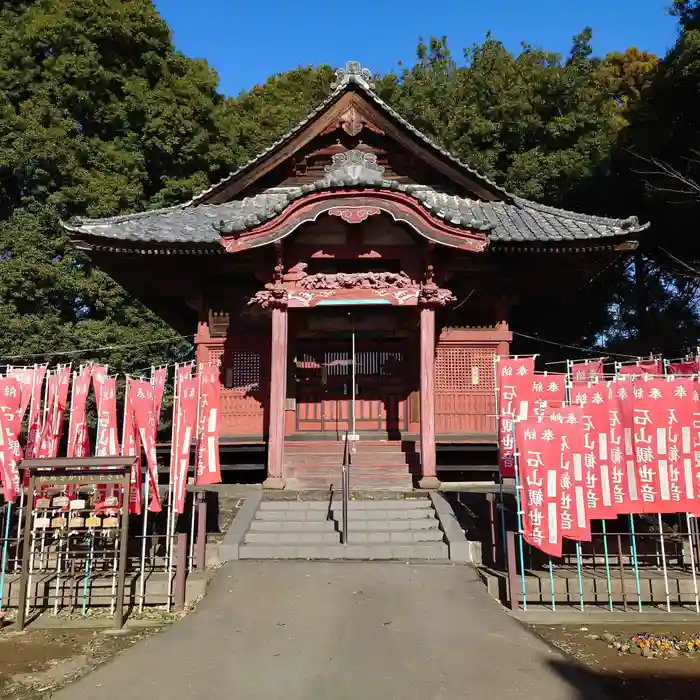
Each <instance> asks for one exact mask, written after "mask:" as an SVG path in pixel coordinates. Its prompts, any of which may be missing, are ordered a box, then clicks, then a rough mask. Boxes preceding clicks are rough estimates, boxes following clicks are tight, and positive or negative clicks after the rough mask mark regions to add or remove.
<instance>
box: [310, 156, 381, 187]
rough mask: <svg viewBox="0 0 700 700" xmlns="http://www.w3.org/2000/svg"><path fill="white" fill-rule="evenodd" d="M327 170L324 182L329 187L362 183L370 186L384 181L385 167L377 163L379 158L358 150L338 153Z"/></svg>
mask: <svg viewBox="0 0 700 700" xmlns="http://www.w3.org/2000/svg"><path fill="white" fill-rule="evenodd" d="M325 170H326V176H325V177H324V178H323V182H324V183H325V184H326V185H328V186H329V187H333V186H334V185H339V186H342V185H357V184H360V183H362V184H363V185H370V184H372V183H379V182H381V181H382V180H383V179H384V167H383V166H381V165H379V163H377V156H375V155H374V154H373V153H366V152H365V151H359V150H357V149H353V150H351V151H343V152H342V153H336V154H335V155H334V156H333V157H332V159H331V164H330V165H327V166H326V169H325Z"/></svg>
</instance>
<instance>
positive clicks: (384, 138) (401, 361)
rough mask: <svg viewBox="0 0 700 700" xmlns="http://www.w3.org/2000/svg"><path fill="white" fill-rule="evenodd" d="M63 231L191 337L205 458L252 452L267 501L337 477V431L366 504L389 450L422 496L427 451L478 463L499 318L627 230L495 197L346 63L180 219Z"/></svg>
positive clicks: (401, 479)
mask: <svg viewBox="0 0 700 700" xmlns="http://www.w3.org/2000/svg"><path fill="white" fill-rule="evenodd" d="M65 227H66V230H67V231H68V232H69V235H70V236H71V239H72V241H73V243H74V245H75V246H76V247H77V248H79V249H82V250H85V251H86V252H87V254H88V255H89V256H90V257H91V259H92V260H93V261H94V262H95V264H97V265H98V266H100V267H101V268H102V269H104V270H105V271H106V272H107V273H108V274H110V275H111V276H112V277H113V278H114V279H115V280H117V281H118V282H119V283H120V284H121V285H122V286H124V287H125V288H126V289H127V290H128V291H129V292H131V293H132V294H133V295H134V296H135V297H137V298H138V299H140V300H142V301H143V303H144V304H145V305H146V306H148V307H149V308H150V309H152V310H153V311H155V312H156V313H157V314H159V315H160V316H161V317H162V318H163V319H165V321H167V322H168V323H169V324H170V325H172V326H173V327H174V328H175V329H177V330H178V331H180V332H182V333H183V334H192V333H194V332H195V331H196V337H195V342H196V345H197V359H198V360H199V361H201V362H206V361H211V360H220V361H221V382H222V387H223V389H222V394H223V401H222V415H221V440H222V444H224V445H226V444H229V445H230V444H243V443H255V442H258V443H264V444H266V445H267V477H268V478H267V482H266V483H267V484H268V485H269V486H283V485H284V484H285V483H286V484H287V485H288V486H289V487H294V486H300V485H307V486H308V485H309V484H312V485H313V484H319V483H322V480H319V479H317V480H316V481H314V479H313V478H312V477H311V476H310V475H312V474H320V473H321V472H318V471H316V472H314V471H313V470H314V469H319V468H320V466H322V465H323V464H327V465H328V467H329V468H330V467H332V468H333V469H335V470H337V469H338V459H337V455H338V454H339V449H338V443H339V442H340V441H342V440H343V439H344V436H345V435H346V432H347V433H350V434H351V435H352V436H353V437H356V438H359V440H358V442H357V443H356V444H357V445H358V447H357V449H358V454H359V455H361V454H362V450H363V449H364V450H370V446H372V445H373V446H374V450H375V451H374V452H371V451H370V452H367V458H366V459H365V461H364V462H362V460H361V459H360V460H358V465H362V466H358V467H357V469H358V470H359V471H358V474H360V475H363V476H365V477H367V478H366V481H365V483H366V484H372V483H375V484H377V485H380V484H381V485H382V486H386V485H387V484H389V485H399V486H405V485H408V486H410V484H411V475H410V472H409V466H410V459H404V460H403V466H402V467H401V466H400V465H399V464H398V463H397V462H396V460H394V462H393V471H392V470H391V469H389V470H387V469H385V470H384V472H381V471H377V472H376V474H375V476H378V477H379V476H382V477H383V478H381V479H377V480H376V481H374V482H373V481H372V479H371V478H372V476H373V472H372V470H373V469H374V468H376V469H377V470H378V469H379V466H377V465H381V464H382V463H383V462H391V461H392V459H393V457H392V458H391V459H390V458H389V454H390V453H392V446H393V451H394V453H396V452H398V453H401V452H403V453H404V454H406V453H410V452H411V451H412V450H410V449H408V448H406V445H411V446H413V448H412V449H413V450H414V451H415V455H416V464H417V468H416V470H414V474H413V476H414V477H415V478H416V480H419V483H420V484H421V485H422V486H427V487H431V486H434V485H435V484H436V481H437V479H436V446H439V445H441V444H446V443H451V444H455V443H457V444H465V445H477V444H480V445H491V446H494V445H495V444H496V421H495V418H494V413H495V406H494V356H495V355H498V354H501V355H503V354H507V353H508V352H509V342H510V341H511V333H510V332H509V329H508V316H509V311H510V310H511V309H512V308H513V306H514V305H516V304H518V303H521V302H522V301H523V300H526V299H527V298H531V297H536V296H537V295H540V294H545V293H546V290H547V289H562V288H566V289H570V288H571V280H572V279H576V277H577V276H578V277H582V276H584V275H585V276H590V271H591V270H596V269H603V268H604V267H605V266H607V265H609V264H610V262H611V260H612V259H614V257H615V256H618V255H621V254H623V253H625V252H626V251H629V250H632V249H634V247H635V246H636V241H635V240H634V238H635V235H636V234H637V233H638V232H639V231H641V230H642V229H643V228H644V226H640V225H639V222H638V221H637V219H636V218H634V217H631V218H629V219H624V220H621V219H608V218H601V217H595V216H588V215H583V214H576V213H573V212H570V211H564V210H561V209H555V208H552V207H548V206H544V205H542V204H537V203H534V202H531V201H527V200H524V199H522V198H520V197H516V196H514V195H512V194H510V193H508V192H506V191H505V190H503V189H502V188H500V187H499V186H498V185H496V184H495V183H493V182H492V181H490V180H489V179H487V178H486V177H484V176H482V175H479V174H478V173H477V172H475V171H474V170H472V169H471V168H470V167H469V166H467V165H466V164H464V163H462V162H460V161H459V160H458V159H457V158H455V157H454V156H453V155H451V154H450V153H448V152H446V151H445V150H444V149H442V148H441V147H440V146H438V145H436V144H435V143H434V142H432V141H431V140H430V139H428V138H427V137H426V136H425V135H423V134H422V133H420V132H419V131H418V130H417V129H415V128H414V127H412V126H411V125H410V124H409V123H408V122H407V121H406V119H404V118H403V117H402V116H400V115H399V114H398V113H396V111H394V110H393V109H392V108H391V107H389V106H388V105H387V104H386V103H385V102H383V101H382V100H381V99H380V98H379V97H378V96H377V94H376V93H375V92H374V91H373V88H372V82H371V75H370V73H369V71H367V70H366V69H362V68H361V67H360V66H359V64H357V63H355V62H351V63H348V64H347V66H346V68H345V69H341V70H339V71H337V73H336V81H335V83H334V84H333V86H332V90H331V93H330V95H329V96H328V98H327V99H326V100H325V101H324V102H323V103H322V104H320V105H319V106H318V107H317V108H316V109H315V110H314V111H313V112H312V113H311V114H309V115H308V116H307V117H306V118H305V119H303V120H302V121H301V122H300V123H299V124H297V125H296V126H295V127H294V128H293V129H291V130H290V131H289V132H288V133H286V134H285V135H284V136H283V137H282V138H281V139H279V141H277V142H276V143H275V144H273V145H272V146H271V147H270V148H268V149H267V150H266V151H265V152H264V153H262V154H260V155H259V156H258V157H257V158H255V159H253V160H252V161H250V162H249V163H247V164H246V165H244V166H243V167H242V168H240V169H239V170H237V171H236V172H234V173H233V174H231V175H230V176H229V177H227V178H225V179H224V180H222V181H221V182H219V183H218V184H216V185H214V186H212V187H210V188H209V189H207V190H206V191H204V192H202V193H200V194H199V195H197V196H196V197H194V198H193V199H191V200H190V201H189V202H185V203H184V204H182V205H179V206H174V207H169V208H167V209H160V210H155V211H145V212H141V213H137V214H129V215H124V216H117V217H112V218H108V219H99V220H87V219H82V220H74V221H72V222H71V223H70V224H66V225H65ZM583 260H585V263H586V264H585V265H582V261H583ZM545 270H546V274H544V273H545ZM538 271H541V272H542V274H540V273H539V272H538ZM324 445H326V446H327V449H326V450H325V452H324V447H323V446H324ZM380 448H381V449H384V450H385V452H384V454H385V455H387V457H386V459H384V460H382V459H381V457H380V456H379V455H380V453H381V449H380ZM394 457H395V454H394ZM385 466H386V465H385Z"/></svg>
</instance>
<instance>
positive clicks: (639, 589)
mask: <svg viewBox="0 0 700 700" xmlns="http://www.w3.org/2000/svg"><path fill="white" fill-rule="evenodd" d="M638 363H639V360H637V364H638ZM621 367H622V363H620V362H616V363H615V378H614V381H619V380H620V368H621ZM634 468H635V469H636V465H635V467H634ZM628 518H629V526H630V555H631V557H632V566H633V567H634V579H635V586H636V590H637V608H638V610H639V612H642V586H641V581H640V578H639V560H638V558H637V534H636V532H635V529H634V515H632V514H631V513H630V514H629V516H628Z"/></svg>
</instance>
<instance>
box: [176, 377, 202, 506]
mask: <svg viewBox="0 0 700 700" xmlns="http://www.w3.org/2000/svg"><path fill="white" fill-rule="evenodd" d="M188 375H189V376H188ZM191 375H192V371H191V366H190V371H189V372H183V374H182V377H181V380H180V384H179V387H178V399H177V413H176V414H175V416H174V417H173V435H174V450H175V461H174V463H173V465H174V466H173V469H172V471H171V479H172V484H173V492H174V503H175V512H176V513H183V512H184V510H185V492H186V487H187V472H188V471H189V466H190V451H191V449H192V442H193V440H194V439H195V437H196V430H197V414H198V410H197V408H198V407H197V398H198V395H199V379H198V378H197V377H193V376H191Z"/></svg>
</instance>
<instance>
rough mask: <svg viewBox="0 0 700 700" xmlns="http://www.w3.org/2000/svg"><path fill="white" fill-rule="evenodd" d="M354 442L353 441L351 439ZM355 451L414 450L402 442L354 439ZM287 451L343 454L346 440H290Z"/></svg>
mask: <svg viewBox="0 0 700 700" xmlns="http://www.w3.org/2000/svg"><path fill="white" fill-rule="evenodd" d="M351 442H352V441H351ZM354 446H355V453H359V452H369V451H372V452H381V451H382V450H389V451H394V452H403V451H404V449H406V450H407V451H409V452H413V449H411V446H410V445H409V446H408V447H406V448H404V447H403V446H402V445H401V443H400V442H379V441H377V442H373V441H369V440H367V441H362V440H356V441H354ZM284 451H285V452H327V453H334V454H336V453H339V454H343V452H344V451H345V442H335V441H330V440H329V441H327V442H323V441H322V442H297V441H288V442H285V443H284Z"/></svg>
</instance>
